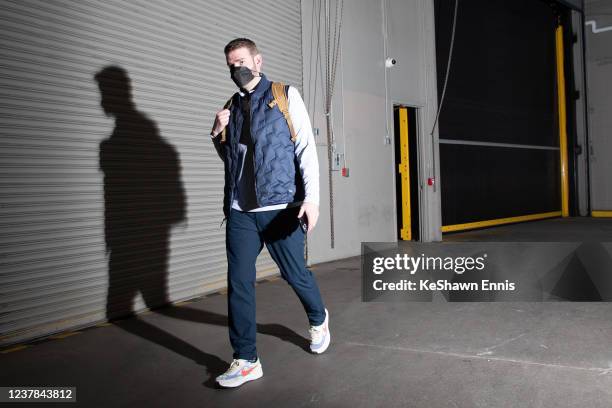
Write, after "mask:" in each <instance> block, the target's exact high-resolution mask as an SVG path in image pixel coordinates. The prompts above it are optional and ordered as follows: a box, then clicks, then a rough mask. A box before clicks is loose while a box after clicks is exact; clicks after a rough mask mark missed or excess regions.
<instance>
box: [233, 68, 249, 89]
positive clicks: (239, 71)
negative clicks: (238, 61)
mask: <svg viewBox="0 0 612 408" xmlns="http://www.w3.org/2000/svg"><path fill="white" fill-rule="evenodd" d="M230 73H231V76H232V80H233V81H234V83H235V84H236V86H237V87H238V88H240V89H244V87H245V86H246V84H248V83H249V82H251V81H252V80H253V78H255V75H253V72H252V71H251V70H250V69H249V68H247V67H245V66H244V65H241V66H239V67H237V66H234V65H232V66H231V67H230Z"/></svg>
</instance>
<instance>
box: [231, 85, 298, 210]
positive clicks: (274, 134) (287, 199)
mask: <svg viewBox="0 0 612 408" xmlns="http://www.w3.org/2000/svg"><path fill="white" fill-rule="evenodd" d="M240 98H241V96H240V94H239V93H235V94H234V96H233V97H232V106H231V107H230V120H229V123H228V126H227V133H226V141H225V149H224V152H225V190H224V193H225V194H224V195H225V196H224V200H223V212H224V214H225V216H226V217H227V216H228V215H229V210H230V208H231V205H232V201H233V199H234V197H235V190H236V184H237V177H238V173H239V171H240V169H238V163H239V154H240V153H239V152H240V150H239V146H238V143H239V140H240V133H241V130H242V122H243V116H242V110H241V109H240V106H241V103H240ZM273 100H274V97H273V95H272V83H271V82H270V81H269V80H268V79H267V78H266V77H265V76H264V75H263V74H262V78H261V80H260V81H259V84H258V85H257V87H256V88H255V90H254V91H253V93H251V137H252V139H253V146H254V149H253V151H254V155H255V156H254V160H253V162H254V166H255V171H254V175H255V193H256V198H257V204H258V206H259V207H264V206H267V205H273V204H284V203H291V202H294V201H302V200H304V184H303V182H302V175H301V172H300V169H299V164H298V162H297V159H296V156H295V145H294V143H293V142H292V141H291V133H290V131H289V127H288V126H287V121H286V120H285V117H284V116H283V114H282V112H281V111H280V110H279V109H278V107H277V106H274V107H272V108H270V106H269V105H268V104H269V103H270V102H272V101H273Z"/></svg>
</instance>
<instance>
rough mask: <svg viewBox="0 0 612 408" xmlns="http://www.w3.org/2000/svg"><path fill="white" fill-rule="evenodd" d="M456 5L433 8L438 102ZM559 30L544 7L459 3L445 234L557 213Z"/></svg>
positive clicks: (444, 175) (444, 172)
mask: <svg viewBox="0 0 612 408" xmlns="http://www.w3.org/2000/svg"><path fill="white" fill-rule="evenodd" d="M454 4H455V2H454V0H436V1H435V8H436V50H437V51H436V53H437V55H436V56H437V71H438V72H437V74H438V92H439V95H441V93H442V88H443V85H444V76H445V73H446V63H447V60H448V54H449V45H450V38H451V28H452V21H453V11H454ZM557 25H558V19H557V17H556V13H555V11H554V9H553V8H552V7H551V5H550V4H549V3H548V2H545V1H539V0H519V1H507V0H469V1H460V2H459V9H458V14H457V24H456V32H455V44H454V50H453V60H452V65H451V69H450V75H449V79H448V85H447V89H446V96H445V100H444V104H443V108H442V111H441V113H440V122H439V126H440V127H439V132H440V133H439V135H440V170H441V183H442V184H441V193H442V225H443V227H442V231H443V232H448V231H457V230H462V229H468V228H478V227H485V226H490V225H497V224H503V223H508V222H517V221H525V220H531V219H539V218H546V217H554V216H561V215H562V197H563V196H562V192H563V193H564V194H565V197H567V187H565V191H562V177H561V168H560V166H561V163H562V161H561V159H560V156H561V153H562V149H564V147H563V146H560V140H561V138H560V132H559V129H560V127H559V119H558V118H559V104H558V102H559V95H558V89H557V68H556V65H557V64H556V58H557V54H556V49H555V47H556V34H555V30H556V27H557ZM562 89H564V86H563V87H562ZM566 180H567V179H566Z"/></svg>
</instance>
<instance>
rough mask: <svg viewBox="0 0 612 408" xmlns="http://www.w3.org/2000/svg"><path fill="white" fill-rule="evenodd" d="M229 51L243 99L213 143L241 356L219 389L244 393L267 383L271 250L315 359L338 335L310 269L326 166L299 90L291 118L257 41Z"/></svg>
mask: <svg viewBox="0 0 612 408" xmlns="http://www.w3.org/2000/svg"><path fill="white" fill-rule="evenodd" d="M224 51H225V57H226V62H227V66H228V67H229V70H230V73H231V78H232V80H233V81H234V83H235V84H236V86H237V87H238V88H239V91H238V92H236V93H235V94H234V95H233V97H232V99H231V102H228V105H226V107H225V108H224V109H222V110H221V111H219V112H217V115H216V118H215V123H214V125H213V130H212V132H211V137H212V140H213V142H214V145H215V148H216V149H217V152H218V154H219V156H220V157H221V158H222V159H223V161H224V167H225V189H224V202H223V212H224V215H225V217H226V219H227V224H226V250H227V261H228V276H227V283H228V319H229V337H230V343H231V345H232V348H233V350H234V354H233V361H232V363H231V364H230V367H229V368H228V370H227V371H226V372H225V373H224V374H222V375H220V376H218V377H217V382H218V383H219V384H220V385H221V386H224V387H237V386H240V385H242V384H243V383H245V382H247V381H251V380H255V379H257V378H260V377H261V376H262V375H263V371H262V366H261V361H260V359H259V358H258V356H257V350H256V345H255V338H256V333H257V330H256V327H257V326H256V318H255V316H256V314H255V261H256V259H257V256H258V255H259V253H260V252H261V250H262V249H263V245H264V244H265V245H266V247H267V249H268V251H269V253H270V255H271V256H272V259H273V260H274V261H275V262H276V264H277V265H278V267H279V269H280V272H281V276H282V277H283V279H285V280H286V281H287V283H288V284H289V285H290V286H291V287H292V288H293V290H294V291H295V293H296V294H297V296H298V298H299V299H300V301H301V303H302V305H303V306H304V310H305V311H306V315H307V317H308V320H309V323H310V329H309V332H310V335H311V343H310V349H311V351H312V352H313V353H317V354H319V353H322V352H324V351H325V350H326V349H327V347H328V346H329V341H330V333H329V313H328V311H327V309H326V308H325V306H324V305H323V301H322V300H321V294H320V292H319V288H318V286H317V283H316V280H315V278H314V276H313V275H312V273H311V272H310V271H309V270H308V269H306V266H305V262H304V240H305V236H306V233H307V232H308V231H310V230H312V229H313V228H314V227H315V225H316V223H317V218H318V216H319V163H318V159H317V152H316V147H315V142H314V137H313V134H312V128H311V125H310V119H309V117H308V112H307V110H306V107H305V106H304V102H303V100H302V98H301V96H300V94H299V92H298V91H297V89H295V88H293V87H288V89H285V90H286V97H287V99H288V104H289V118H288V119H286V118H285V116H284V115H283V113H282V112H281V111H280V108H279V106H278V103H277V102H278V101H277V100H276V98H275V96H274V93H273V90H272V88H273V86H272V82H270V81H269V80H268V79H267V78H266V76H265V75H264V74H263V73H262V72H261V67H262V63H263V58H262V55H261V54H260V53H259V51H258V50H257V47H256V45H255V43H254V42H253V41H251V40H249V39H246V38H237V39H235V40H232V41H230V42H229V43H228V44H227V45H226V46H225V50H224ZM291 125H292V126H291ZM291 127H293V130H292V129H291ZM293 135H295V136H294V137H292V136H293Z"/></svg>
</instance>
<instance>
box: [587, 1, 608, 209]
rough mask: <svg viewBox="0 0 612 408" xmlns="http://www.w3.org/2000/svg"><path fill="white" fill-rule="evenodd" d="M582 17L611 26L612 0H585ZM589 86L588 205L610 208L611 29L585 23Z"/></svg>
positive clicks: (598, 24) (593, 207) (604, 25)
mask: <svg viewBox="0 0 612 408" xmlns="http://www.w3.org/2000/svg"><path fill="white" fill-rule="evenodd" d="M585 20H586V21H589V20H594V21H595V22H596V24H597V28H598V29H601V28H604V27H609V26H612V2H610V1H608V0H606V1H602V0H588V1H587V2H586V4H585ZM585 48H586V67H587V87H588V92H589V93H588V96H587V99H588V120H589V153H590V155H589V161H590V176H591V209H592V210H605V211H612V182H610V175H611V174H612V160H611V158H612V138H611V137H610V129H612V114H611V113H612V80H611V79H612V30H609V31H604V32H600V33H593V30H592V29H591V26H587V27H585Z"/></svg>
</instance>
